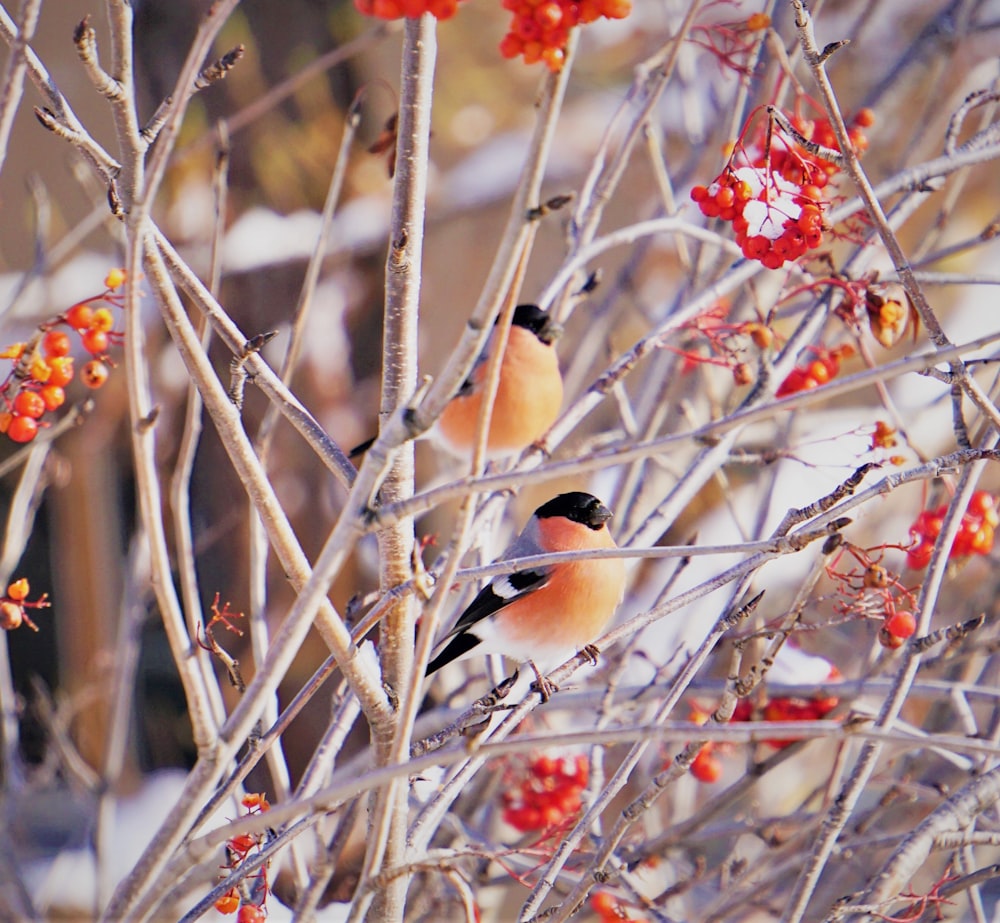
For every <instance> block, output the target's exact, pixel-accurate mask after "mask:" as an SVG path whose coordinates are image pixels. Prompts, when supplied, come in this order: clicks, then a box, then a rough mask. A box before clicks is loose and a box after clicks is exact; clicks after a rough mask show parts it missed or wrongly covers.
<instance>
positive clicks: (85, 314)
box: [63, 303, 94, 330]
mask: <svg viewBox="0 0 1000 923" xmlns="http://www.w3.org/2000/svg"><path fill="white" fill-rule="evenodd" d="M93 315H94V312H93V310H92V309H91V307H90V305H88V304H82V303H81V304H75V305H73V307H72V308H70V309H69V310H68V311H67V312H66V313H65V314H63V318H64V319H65V321H66V323H67V324H69V325H70V327H72V328H73V329H74V330H86V329H87V328H88V327H89V326H90V319H91V317H93Z"/></svg>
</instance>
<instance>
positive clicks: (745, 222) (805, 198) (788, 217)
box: [691, 165, 825, 269]
mask: <svg viewBox="0 0 1000 923" xmlns="http://www.w3.org/2000/svg"><path fill="white" fill-rule="evenodd" d="M691 198H692V200H694V201H695V202H696V203H697V204H698V207H699V208H700V209H701V212H702V214H703V215H705V216H706V217H708V218H721V219H722V220H723V221H730V222H732V225H733V232H734V235H735V239H736V243H737V244H739V246H740V249H741V250H742V251H743V255H744V256H745V257H746V258H747V259H748V260H757V261H758V262H760V263H762V264H763V265H764V266H766V267H767V268H768V269H780V268H781V267H782V266H784V264H785V262H786V261H794V260H797V259H798V258H799V257H800V256H802V255H803V254H805V252H806V251H807V250H815V249H816V248H817V247H818V246H819V245H820V244H821V243H822V242H823V212H822V208H823V206H824V205H825V203H824V202H823V200H822V198H821V197H820V196H819V193H818V189H817V188H816V187H813V186H809V187H800V186H797V185H795V183H792V182H789V181H788V180H786V179H784V178H783V177H782V176H781V175H780V174H778V173H774V172H770V173H769V172H767V171H764V170H761V169H760V168H759V167H733V166H731V165H730V166H727V167H726V169H725V170H724V171H723V172H722V173H721V174H720V175H719V176H717V177H716V178H715V180H714V181H713V182H712V183H710V184H709V185H708V186H695V187H694V188H693V189H692V190H691Z"/></svg>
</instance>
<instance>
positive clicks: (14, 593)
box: [7, 577, 31, 602]
mask: <svg viewBox="0 0 1000 923" xmlns="http://www.w3.org/2000/svg"><path fill="white" fill-rule="evenodd" d="M30 592H31V585H30V584H29V583H28V578H27V577H21V578H20V579H18V580H15V581H14V582H13V583H12V584H11V585H10V586H9V587H7V595H8V596H9V597H10V598H11V599H13V600H14V601H15V602H23V601H24V600H25V599H27V598H28V594H29V593H30Z"/></svg>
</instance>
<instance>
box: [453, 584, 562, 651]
mask: <svg viewBox="0 0 1000 923" xmlns="http://www.w3.org/2000/svg"><path fill="white" fill-rule="evenodd" d="M548 576H549V572H548V571H547V570H522V571H518V572H517V573H514V574H507V575H506V576H504V577H497V578H496V579H494V580H491V581H490V582H489V583H488V584H486V586H484V587H483V588H482V589H481V590H480V591H479V595H478V596H477V597H476V598H475V599H474V600H472V602H471V603H469V605H468V608H466V610H465V612H463V613H462V614H461V616H460V617H459V619H458V621H457V622H456V623H455V627H454V628H452V630H451V631H450V632H448V637H451V636H452V635H457V634H458V633H459V632H462V631H467V630H468V629H469V628H471V627H472V626H473V625H475V624H476V622H481V621H482V620H483V619H485V618H488V617H489V616H491V615H493V613H494V612H499V611H500V610H501V609H502V608H503V607H504V606H506V605H508V604H509V603H511V602H512V601H513V600H515V599H517V597H518V596H523V595H524V594H525V593H528V592H530V591H531V590H535V589H538V588H539V587H541V586H544V585H545V583H546V581H547V580H548Z"/></svg>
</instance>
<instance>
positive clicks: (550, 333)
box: [350, 304, 563, 459]
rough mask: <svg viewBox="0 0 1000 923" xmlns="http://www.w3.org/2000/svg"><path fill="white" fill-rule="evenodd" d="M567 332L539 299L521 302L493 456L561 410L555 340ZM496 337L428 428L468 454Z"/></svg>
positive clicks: (491, 441) (493, 424) (525, 439)
mask: <svg viewBox="0 0 1000 923" xmlns="http://www.w3.org/2000/svg"><path fill="white" fill-rule="evenodd" d="M561 332H562V329H561V327H560V326H559V324H557V323H556V322H555V321H553V320H552V318H551V317H550V316H549V314H548V313H547V312H546V311H543V310H541V308H539V307H537V306H536V305H533V304H519V305H518V306H517V307H516V308H515V309H514V314H513V317H512V319H511V327H510V332H509V334H508V337H507V348H506V349H505V350H504V354H503V359H502V360H501V363H500V380H499V383H498V385H497V392H496V397H495V399H494V401H493V412H492V414H491V416H490V429H489V435H488V436H487V441H486V454H487V457H488V458H490V459H496V458H502V457H504V456H508V455H513V454H516V453H517V452H521V451H522V450H524V449H526V448H527V447H528V446H529V445H531V444H532V443H533V442H535V440H536V439H538V438H539V437H540V436H542V435H543V434H544V433H545V432H546V430H548V428H549V427H550V426H551V425H552V424H553V423H554V422H555V421H556V417H558V416H559V410H560V408H561V407H562V400H563V382H562V373H561V372H560V371H559V358H558V356H557V355H556V350H555V342H556V340H557V339H558V337H559V335H560V333H561ZM495 339H496V336H495V334H494V335H492V336H491V337H490V339H489V341H488V342H487V344H486V348H485V349H484V350H483V353H482V355H481V356H480V357H479V359H478V360H477V361H476V365H475V366H474V367H473V369H472V372H471V374H470V375H469V377H468V378H467V379H466V380H465V382H464V383H463V385H462V387H461V388H460V389H459V390H458V393H457V394H456V395H455V396H454V397H453V398H452V399H451V401H449V403H448V404H447V406H446V407H445V409H444V411H443V412H442V413H441V416H440V417H439V419H438V421H437V423H436V424H435V425H434V426H433V427H432V428H431V430H430V431H429V432H428V434H427V435H428V436H430V437H431V438H433V439H435V440H436V441H437V442H438V443H439V444H440V445H441V446H443V447H444V448H446V449H447V450H448V451H449V452H451V453H452V454H453V455H457V456H459V457H466V456H468V455H469V454H470V453H471V452H472V448H473V446H474V444H475V439H476V433H477V430H478V423H479V411H480V408H481V407H482V403H483V389H484V379H485V378H486V374H487V370H488V368H489V362H488V360H489V357H490V355H491V349H492V346H493V343H494V341H495ZM373 441H374V440H371V439H370V440H368V441H367V442H363V443H361V445H359V446H357V447H355V448H354V449H352V450H351V453H350V454H351V457H352V458H354V457H356V456H358V455H360V454H361V453H362V452H364V451H365V450H367V449H368V448H369V447H370V446H371V444H372V442H373Z"/></svg>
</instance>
